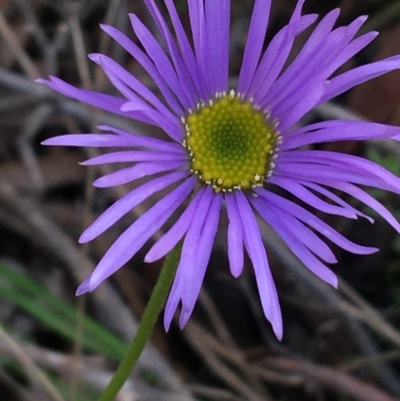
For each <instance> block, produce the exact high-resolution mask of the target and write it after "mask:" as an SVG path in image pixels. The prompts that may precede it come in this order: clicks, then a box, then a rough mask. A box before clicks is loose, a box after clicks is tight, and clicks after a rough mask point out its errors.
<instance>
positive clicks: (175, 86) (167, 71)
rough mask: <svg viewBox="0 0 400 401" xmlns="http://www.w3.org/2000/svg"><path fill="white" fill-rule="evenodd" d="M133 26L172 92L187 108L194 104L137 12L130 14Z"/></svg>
mask: <svg viewBox="0 0 400 401" xmlns="http://www.w3.org/2000/svg"><path fill="white" fill-rule="evenodd" d="M130 19H131V24H132V28H133V30H134V32H135V34H136V36H137V37H138V39H139V40H140V42H141V44H142V45H143V47H144V48H145V50H146V52H147V54H148V55H149V57H150V58H151V60H152V61H153V63H154V65H155V67H156V68H157V70H158V73H159V74H160V75H161V76H162V77H163V79H164V80H165V82H166V83H167V85H168V86H169V87H170V88H171V90H172V92H173V93H174V94H175V95H176V97H177V99H178V101H179V102H180V103H181V105H182V106H183V109H184V110H185V109H186V110H187V109H189V108H190V107H191V106H192V107H193V105H192V104H191V101H190V98H189V96H188V93H187V92H186V90H185V89H184V88H183V86H182V84H181V82H180V80H179V78H178V76H177V75H176V71H175V69H174V67H173V66H172V65H171V63H170V61H169V59H168V57H167V56H166V54H165V53H164V51H163V50H162V48H161V46H160V45H159V43H158V42H157V40H156V39H155V38H154V36H153V35H152V33H151V32H150V31H149V30H148V29H147V27H146V26H145V25H144V24H143V23H142V22H141V21H140V20H139V18H138V17H137V16H136V15H135V14H130Z"/></svg>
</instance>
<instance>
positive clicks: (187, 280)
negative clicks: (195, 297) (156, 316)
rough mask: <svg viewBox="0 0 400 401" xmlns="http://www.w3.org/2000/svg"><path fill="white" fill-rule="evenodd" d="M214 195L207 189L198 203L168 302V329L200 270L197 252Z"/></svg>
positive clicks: (165, 321) (183, 313)
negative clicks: (193, 278)
mask: <svg viewBox="0 0 400 401" xmlns="http://www.w3.org/2000/svg"><path fill="white" fill-rule="evenodd" d="M213 195H214V194H213V191H212V189H211V188H207V190H206V191H204V193H203V196H202V198H201V202H199V203H198V206H197V210H196V214H195V218H194V219H193V220H192V222H191V224H190V226H189V229H188V232H187V234H186V236H185V240H184V242H183V246H182V253H181V259H180V261H179V265H178V269H177V272H176V276H175V281H174V284H173V286H172V289H171V291H170V295H169V299H168V301H167V306H166V312H165V319H164V325H165V326H166V327H169V325H170V323H171V319H172V317H173V314H174V312H175V310H176V307H177V306H178V303H179V301H182V303H183V300H184V299H185V297H186V296H187V291H188V287H190V286H192V285H193V282H192V281H191V276H193V275H194V273H195V271H198V270H199V264H198V262H199V259H198V252H197V251H198V247H199V242H200V237H201V230H202V228H203V226H204V222H205V219H206V218H207V213H208V211H209V209H210V205H211V203H212V201H213ZM189 291H190V288H189ZM189 310H190V308H186V310H185V311H184V310H182V314H181V319H182V318H183V317H185V316H188V312H189Z"/></svg>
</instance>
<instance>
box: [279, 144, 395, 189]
mask: <svg viewBox="0 0 400 401" xmlns="http://www.w3.org/2000/svg"><path fill="white" fill-rule="evenodd" d="M292 163H293V165H297V167H298V168H302V167H307V166H311V163H315V166H314V167H315V168H314V169H312V170H317V171H314V172H313V171H306V172H305V175H307V174H309V176H310V177H311V176H318V173H319V172H321V173H324V175H326V174H325V173H326V172H327V171H328V170H329V169H330V170H331V171H333V172H334V173H333V174H336V173H339V174H340V172H344V173H345V174H347V173H348V175H349V177H348V178H347V179H346V181H350V182H355V183H357V179H358V180H360V182H358V183H359V184H365V185H369V186H376V187H377V188H382V189H386V190H389V191H393V192H397V193H399V192H400V179H399V178H398V177H396V176H395V175H394V174H392V173H391V172H390V171H388V170H386V169H385V168H383V167H381V166H380V165H378V164H376V163H374V162H371V161H369V160H366V159H364V158H361V157H358V156H353V155H347V154H344V153H338V152H329V151H318V150H293V151H291V152H284V153H282V154H281V155H280V160H279V165H280V167H283V168H285V167H286V166H289V165H292ZM332 178H333V176H332ZM311 180H312V179H311ZM366 180H370V183H368V182H366ZM309 181H310V179H309Z"/></svg>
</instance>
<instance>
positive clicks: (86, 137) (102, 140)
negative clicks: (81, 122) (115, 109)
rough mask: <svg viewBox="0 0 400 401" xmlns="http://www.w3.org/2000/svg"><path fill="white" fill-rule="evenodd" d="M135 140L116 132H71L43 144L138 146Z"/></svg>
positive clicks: (105, 146)
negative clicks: (127, 138)
mask: <svg viewBox="0 0 400 401" xmlns="http://www.w3.org/2000/svg"><path fill="white" fill-rule="evenodd" d="M133 140H134V137H133V136H132V140H131V141H129V140H126V138H124V137H122V136H120V135H115V134H71V135H60V136H54V137H53V138H49V139H46V140H44V141H43V142H42V145H46V146H75V147H91V148H111V147H131V146H136V145H135V144H134V141H133Z"/></svg>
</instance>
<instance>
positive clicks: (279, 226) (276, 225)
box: [251, 198, 338, 288]
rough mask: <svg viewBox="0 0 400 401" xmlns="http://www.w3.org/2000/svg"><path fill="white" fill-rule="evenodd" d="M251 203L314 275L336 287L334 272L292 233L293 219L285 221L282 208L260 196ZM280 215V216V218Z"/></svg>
mask: <svg viewBox="0 0 400 401" xmlns="http://www.w3.org/2000/svg"><path fill="white" fill-rule="evenodd" d="M251 203H252V205H253V206H254V207H255V208H256V209H257V211H258V212H259V213H260V215H261V217H262V218H263V219H264V220H265V221H266V222H267V223H268V224H269V225H270V226H271V227H272V228H273V229H274V230H275V231H276V232H277V233H278V234H279V236H280V237H281V238H282V239H283V241H284V242H285V243H286V244H287V246H288V247H289V249H290V250H291V251H292V252H293V253H294V254H295V255H296V256H297V257H298V258H299V259H300V260H301V261H302V262H303V263H304V265H305V266H306V267H307V268H308V269H309V270H311V271H312V272H313V273H314V274H315V275H316V276H318V277H319V278H321V279H322V280H324V281H325V282H327V283H329V284H330V285H332V286H333V287H335V288H337V285H338V280H337V277H336V276H335V274H334V273H333V272H332V271H331V270H329V269H328V268H327V267H326V266H325V265H324V264H323V263H321V262H320V261H319V260H318V259H317V258H316V257H315V256H314V255H313V254H312V253H311V252H310V251H309V250H308V249H307V248H306V247H305V246H304V243H302V241H303V239H305V238H307V235H308V234H307V233H306V234H305V235H306V237H305V238H301V240H300V239H298V238H297V237H296V236H295V235H293V231H292V226H290V227H289V224H291V223H293V222H294V221H295V219H290V220H289V221H287V224H286V220H285V218H287V217H288V214H287V213H284V212H283V213H282V210H280V209H278V208H275V207H274V206H273V204H269V203H268V202H265V201H263V200H262V199H260V198H254V199H251ZM280 216H282V218H280Z"/></svg>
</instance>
